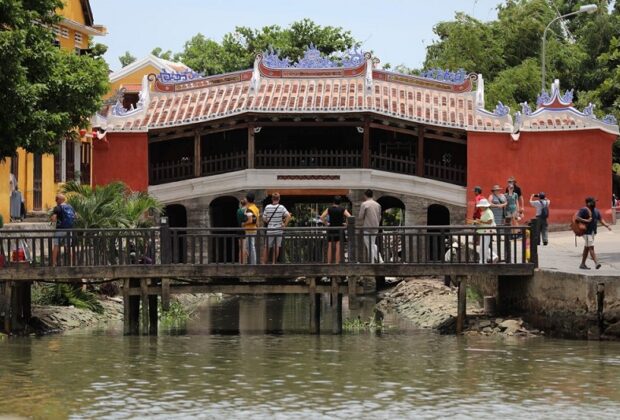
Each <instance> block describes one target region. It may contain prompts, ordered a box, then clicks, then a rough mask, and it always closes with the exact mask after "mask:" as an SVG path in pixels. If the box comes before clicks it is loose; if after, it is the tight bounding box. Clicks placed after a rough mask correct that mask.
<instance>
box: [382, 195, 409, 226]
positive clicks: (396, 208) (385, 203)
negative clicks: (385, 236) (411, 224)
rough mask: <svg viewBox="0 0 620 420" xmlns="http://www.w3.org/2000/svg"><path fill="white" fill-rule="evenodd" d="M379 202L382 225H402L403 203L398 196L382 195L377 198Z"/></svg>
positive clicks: (403, 221) (403, 219) (403, 222)
mask: <svg viewBox="0 0 620 420" xmlns="http://www.w3.org/2000/svg"><path fill="white" fill-rule="evenodd" d="M377 203H379V204H381V211H382V215H381V225H382V226H403V225H404V224H405V203H403V201H402V200H401V199H399V198H396V197H393V196H391V195H384V196H383V197H380V198H379V199H378V200H377Z"/></svg>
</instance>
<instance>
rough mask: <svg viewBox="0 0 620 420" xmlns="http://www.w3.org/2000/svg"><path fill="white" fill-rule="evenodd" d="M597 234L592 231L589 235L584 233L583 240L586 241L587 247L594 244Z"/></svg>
mask: <svg viewBox="0 0 620 420" xmlns="http://www.w3.org/2000/svg"><path fill="white" fill-rule="evenodd" d="M595 236H596V234H594V233H591V234H589V235H583V240H584V242H585V246H586V247H590V246H594V237H595Z"/></svg>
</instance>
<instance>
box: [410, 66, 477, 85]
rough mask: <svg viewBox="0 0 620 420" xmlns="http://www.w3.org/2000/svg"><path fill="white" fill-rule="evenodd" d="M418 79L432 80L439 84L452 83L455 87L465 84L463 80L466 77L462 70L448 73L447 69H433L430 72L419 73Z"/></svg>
mask: <svg viewBox="0 0 620 420" xmlns="http://www.w3.org/2000/svg"><path fill="white" fill-rule="evenodd" d="M420 77H423V78H425V79H433V80H437V81H439V82H446V83H453V84H455V85H460V84H461V83H463V82H465V78H466V77H467V72H466V71H465V70H464V69H458V70H457V71H450V70H448V69H445V70H444V69H442V68H439V67H437V68H433V69H430V70H425V71H422V73H420Z"/></svg>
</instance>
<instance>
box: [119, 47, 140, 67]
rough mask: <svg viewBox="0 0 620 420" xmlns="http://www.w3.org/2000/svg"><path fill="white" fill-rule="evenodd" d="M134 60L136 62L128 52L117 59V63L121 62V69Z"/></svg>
mask: <svg viewBox="0 0 620 420" xmlns="http://www.w3.org/2000/svg"><path fill="white" fill-rule="evenodd" d="M136 60H137V59H136V57H135V56H133V55H131V53H130V52H129V51H125V54H123V55H121V56H120V57H118V61H120V62H121V66H122V67H127V66H128V65H130V64H131V63H133V62H134V61H136Z"/></svg>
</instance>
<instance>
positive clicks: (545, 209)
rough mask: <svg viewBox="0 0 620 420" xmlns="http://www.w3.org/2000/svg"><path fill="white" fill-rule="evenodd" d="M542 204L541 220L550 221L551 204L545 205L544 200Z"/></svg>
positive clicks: (541, 201)
mask: <svg viewBox="0 0 620 420" xmlns="http://www.w3.org/2000/svg"><path fill="white" fill-rule="evenodd" d="M540 203H541V204H542V208H541V209H540V218H541V219H548V218H549V204H545V202H544V201H543V200H540Z"/></svg>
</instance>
